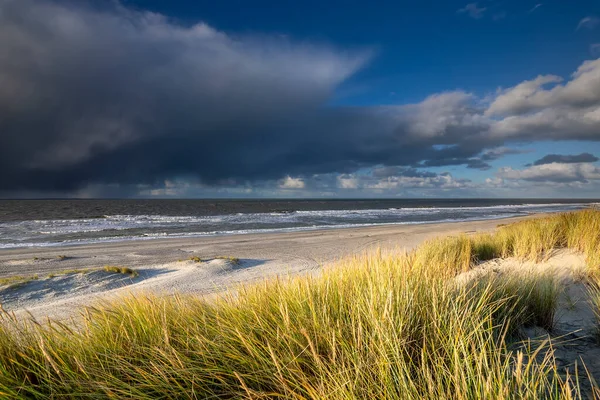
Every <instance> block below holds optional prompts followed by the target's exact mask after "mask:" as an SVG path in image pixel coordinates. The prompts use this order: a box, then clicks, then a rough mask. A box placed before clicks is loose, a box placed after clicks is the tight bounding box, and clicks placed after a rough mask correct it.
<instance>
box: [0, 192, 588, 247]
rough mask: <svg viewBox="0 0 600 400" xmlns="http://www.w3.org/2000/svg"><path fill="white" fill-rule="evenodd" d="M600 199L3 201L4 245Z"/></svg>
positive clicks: (454, 213)
mask: <svg viewBox="0 0 600 400" xmlns="http://www.w3.org/2000/svg"><path fill="white" fill-rule="evenodd" d="M599 202H600V200H572V199H570V200H565V199H544V200H532V199H383V200H382V199H379V200H70V199H69V200H0V249H11V248H20V247H47V246H68V245H77V244H89V243H101V242H118V241H129V240H152V239H164V238H193V237H204V236H215V235H242V234H250V233H266V232H294V231H306V230H317V229H336V228H347V227H361V226H373V225H406V224H429V223H438V222H454V221H475V220H490V219H502V218H508V217H515V216H523V215H529V214H536V213H553V212H562V211H572V210H578V209H583V208H587V207H591V206H597V205H598V204H600V203H599Z"/></svg>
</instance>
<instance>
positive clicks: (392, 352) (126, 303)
mask: <svg viewBox="0 0 600 400" xmlns="http://www.w3.org/2000/svg"><path fill="white" fill-rule="evenodd" d="M591 219H593V220H594V222H590V220H591ZM588 224H600V212H597V211H585V212H580V213H570V214H565V215H557V216H552V217H548V218H540V219H534V220H528V221H525V222H520V223H517V224H511V225H507V226H504V227H502V228H501V229H500V230H499V231H498V232H497V233H495V234H485V235H475V236H460V237H455V238H445V239H437V240H434V241H431V242H428V243H426V244H424V245H423V246H421V247H420V248H418V249H417V250H416V251H414V252H411V253H409V254H405V255H401V256H397V255H382V254H381V253H373V254H365V255H362V256H356V257H351V258H348V259H345V260H342V261H340V262H339V263H337V264H336V265H335V266H334V267H331V268H327V269H325V270H324V272H323V273H322V274H321V275H320V276H319V277H310V276H306V277H299V278H294V279H290V280H285V281H282V280H274V281H268V282H265V283H263V284H260V285H250V286H245V287H242V288H240V290H239V291H238V292H237V293H236V294H235V295H231V296H227V297H223V298H219V299H217V300H215V301H210V302H209V301H205V300H202V299H200V298H195V297H191V296H175V297H156V296H152V295H148V296H136V297H135V298H134V297H128V298H124V299H120V300H118V301H116V302H114V303H112V304H111V305H109V306H103V307H96V308H90V309H88V310H87V311H86V312H85V314H84V318H83V321H82V322H81V326H79V327H78V329H77V330H73V329H72V328H70V327H68V326H64V325H62V324H59V323H51V324H49V325H35V324H34V325H31V324H27V323H21V322H18V321H16V320H14V319H11V318H10V317H9V316H6V317H5V321H4V323H3V324H2V325H0V397H2V398H48V397H55V398H59V397H66V398H80V397H90V398H91V397H93V398H130V399H132V398H134V399H151V398H163V399H175V398H177V399H179V398H188V399H196V398H198V399H200V398H253V399H254V398H255V399H258V398H263V399H266V398H286V399H287V398H290V399H323V398H328V399H356V398H372V399H380V398H381V399H384V398H385V399H479V398H482V399H510V398H515V399H517V398H518V399H538V398H554V399H571V398H578V396H580V394H579V390H578V384H577V381H576V379H570V378H568V377H565V376H563V375H561V374H559V373H558V370H557V367H556V364H555V362H554V360H553V358H552V352H551V351H547V350H548V349H547V348H545V347H544V348H539V349H529V348H521V349H520V350H517V349H516V348H515V346H514V343H513V342H512V340H513V334H514V333H516V332H518V331H519V329H520V328H521V327H522V326H525V325H540V326H543V327H545V328H547V329H551V328H552V324H553V319H554V310H555V306H556V301H557V296H558V292H559V288H558V286H557V283H556V282H555V281H554V279H553V278H552V277H550V276H535V275H531V276H529V275H527V276H521V275H519V276H513V277H508V278H506V279H502V280H500V279H498V278H493V277H487V278H482V279H481V280H479V281H477V282H471V283H469V284H458V283H457V281H456V280H455V279H452V277H453V276H455V275H456V274H457V273H459V272H461V271H463V270H466V269H468V268H470V267H471V266H472V265H474V264H475V263H477V262H479V261H480V260H485V259H489V258H493V257H507V256H516V257H520V258H524V259H530V260H541V259H544V258H545V257H547V256H548V255H549V254H550V251H551V250H552V249H554V248H557V247H571V248H574V249H576V250H580V251H583V252H584V253H585V254H586V256H587V259H588V261H589V262H590V266H591V267H593V268H595V269H596V270H597V269H598V264H597V263H595V261H596V260H597V257H598V256H597V253H598V247H597V245H598V243H599V241H598V240H597V236H598V235H599V234H600V231H598V230H594V229H590V228H588V227H587V225H588ZM593 226H596V225H593ZM599 226H600V225H599ZM536 355H537V357H536Z"/></svg>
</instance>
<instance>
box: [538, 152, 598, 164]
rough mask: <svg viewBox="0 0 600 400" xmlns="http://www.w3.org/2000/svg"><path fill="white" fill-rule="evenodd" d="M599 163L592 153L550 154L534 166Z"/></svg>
mask: <svg viewBox="0 0 600 400" xmlns="http://www.w3.org/2000/svg"><path fill="white" fill-rule="evenodd" d="M596 161H598V157H596V156H594V155H593V154H590V153H581V154H577V155H561V154H548V155H546V156H544V157H542V158H540V159H539V160H536V161H534V162H533V164H532V165H544V164H552V163H561V164H574V163H591V162H596Z"/></svg>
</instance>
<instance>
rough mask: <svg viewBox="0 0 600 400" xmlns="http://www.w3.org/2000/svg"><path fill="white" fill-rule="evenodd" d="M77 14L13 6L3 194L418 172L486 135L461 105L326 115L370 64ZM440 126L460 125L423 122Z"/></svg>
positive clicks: (363, 56) (0, 6)
mask: <svg viewBox="0 0 600 400" xmlns="http://www.w3.org/2000/svg"><path fill="white" fill-rule="evenodd" d="M68 4H69V7H67V6H66V5H65V3H56V2H50V1H37V0H5V1H3V2H1V3H0V37H2V40H0V131H1V132H2V135H1V136H0V168H2V170H3V174H2V176H1V178H0V191H10V190H20V189H23V190H67V191H68V190H75V189H77V188H80V187H83V186H86V185H91V184H112V183H117V184H118V183H122V184H132V183H134V184H137V183H149V184H152V183H154V182H158V181H161V180H164V179H167V178H169V177H172V176H190V177H193V178H195V179H200V180H201V181H203V182H206V183H209V184H215V185H219V184H220V183H221V182H231V180H235V181H238V182H248V181H256V180H268V179H278V178H281V177H284V176H286V175H290V174H298V175H309V174H317V173H331V172H338V173H344V172H352V171H355V170H356V169H358V168H362V167H368V166H373V165H382V164H383V165H404V166H408V165H415V164H416V163H418V162H420V161H422V160H425V159H427V158H436V157H437V156H438V152H437V151H436V150H435V149H434V148H433V147H432V146H433V144H435V143H437V142H438V141H439V140H438V137H437V136H439V135H443V136H444V139H443V140H442V141H447V142H449V143H453V144H456V143H455V142H456V141H462V140H465V139H468V138H469V137H473V136H476V135H479V134H480V132H481V130H482V129H486V127H485V125H484V124H483V125H482V124H480V123H473V122H472V121H470V120H469V112H470V111H469V109H468V107H467V105H466V104H467V103H468V96H467V95H465V94H460V93H458V94H445V95H439V96H432V97H431V98H430V99H428V100H426V101H424V102H423V103H421V104H419V105H416V106H411V107H374V108H340V107H337V108H333V107H326V106H325V104H326V102H327V101H328V99H329V98H330V96H331V95H332V93H333V91H334V90H335V88H336V86H337V85H338V84H339V83H341V82H342V81H343V80H345V79H346V78H347V77H349V76H350V75H351V74H353V73H354V72H355V71H356V70H357V69H359V68H361V66H363V65H364V64H365V63H366V62H367V60H368V58H369V54H368V52H364V51H363V52H360V51H359V52H353V53H347V52H340V51H336V50H333V49H329V48H324V47H315V46H311V45H308V44H302V43H299V44H293V43H289V42H285V41H282V40H271V39H265V38H260V39H259V38H253V37H236V38H234V37H229V36H227V35H225V34H223V33H221V32H218V31H216V30H214V29H213V28H211V27H209V26H207V25H204V24H198V25H195V26H191V27H184V26H180V25H177V24H174V23H172V22H171V21H169V20H168V19H166V18H165V17H163V16H161V15H158V14H153V13H147V12H137V11H135V12H134V11H130V10H128V9H125V8H123V7H121V6H119V5H116V6H114V7H111V8H109V9H97V8H96V9H92V8H90V7H88V6H85V5H81V4H79V5H76V4H75V3H68ZM431 113H437V115H438V117H439V118H441V119H444V118H448V120H447V121H444V122H443V123H441V124H440V123H435V124H432V123H430V122H429V121H426V120H423V119H422V118H420V117H419V116H420V115H430V114H431ZM488 144H489V143H485V144H483V143H482V144H481V145H479V146H475V147H474V146H465V147H464V148H463V147H462V146H461V145H460V143H459V144H458V145H457V146H456V148H455V149H453V152H455V153H465V154H464V157H468V156H469V155H471V154H473V153H474V152H475V153H477V152H479V151H481V150H482V148H483V147H484V146H485V145H488Z"/></svg>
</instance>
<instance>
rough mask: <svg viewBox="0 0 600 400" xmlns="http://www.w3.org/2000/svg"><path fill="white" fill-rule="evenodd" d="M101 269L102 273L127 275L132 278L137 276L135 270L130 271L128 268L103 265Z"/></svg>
mask: <svg viewBox="0 0 600 400" xmlns="http://www.w3.org/2000/svg"><path fill="white" fill-rule="evenodd" d="M103 269H104V271H106V272H111V273H113V274H123V275H129V276H130V277H132V278H135V277H136V276H138V275H139V273H138V272H137V271H136V270H134V269H131V268H129V267H119V266H115V265H105V266H104V268H103Z"/></svg>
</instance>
